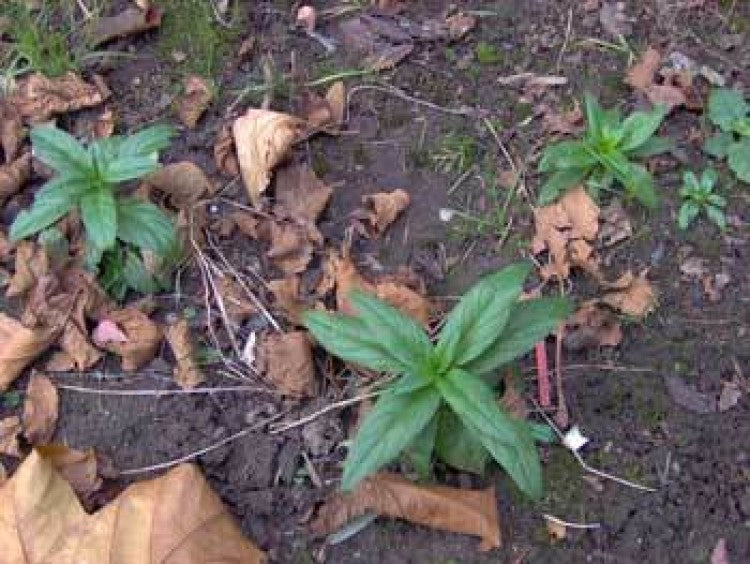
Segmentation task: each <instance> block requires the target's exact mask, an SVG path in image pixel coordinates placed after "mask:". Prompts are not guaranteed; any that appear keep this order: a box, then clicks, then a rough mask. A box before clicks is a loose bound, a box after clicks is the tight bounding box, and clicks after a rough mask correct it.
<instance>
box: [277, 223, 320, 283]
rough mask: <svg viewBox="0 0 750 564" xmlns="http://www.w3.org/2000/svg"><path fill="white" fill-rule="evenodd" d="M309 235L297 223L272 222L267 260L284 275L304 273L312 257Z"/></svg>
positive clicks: (311, 244)
mask: <svg viewBox="0 0 750 564" xmlns="http://www.w3.org/2000/svg"><path fill="white" fill-rule="evenodd" d="M309 234H310V233H309V231H308V230H307V229H305V227H304V226H303V225H300V224H298V223H292V222H289V221H285V222H280V221H272V222H271V232H270V239H271V247H270V248H269V250H268V253H267V256H268V258H270V259H271V260H272V261H273V263H274V265H275V266H276V267H277V268H278V269H279V270H281V271H282V272H283V273H284V274H287V275H289V274H299V273H300V272H304V270H305V269H306V268H307V265H308V264H309V263H310V260H312V256H313V243H312V241H310V237H309Z"/></svg>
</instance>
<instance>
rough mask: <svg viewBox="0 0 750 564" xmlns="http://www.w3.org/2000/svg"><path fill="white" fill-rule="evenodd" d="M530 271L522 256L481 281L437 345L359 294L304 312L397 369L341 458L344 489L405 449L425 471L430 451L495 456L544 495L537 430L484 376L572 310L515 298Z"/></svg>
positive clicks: (454, 460)
mask: <svg viewBox="0 0 750 564" xmlns="http://www.w3.org/2000/svg"><path fill="white" fill-rule="evenodd" d="M529 271H530V265H529V264H526V263H522V264H516V265H512V266H509V267H507V268H505V269H503V270H501V271H499V272H496V273H494V274H492V275H490V276H488V277H486V278H484V279H482V280H481V281H479V282H478V283H477V284H476V285H475V286H474V287H473V288H472V289H471V290H469V292H468V293H467V294H466V295H465V296H464V297H463V298H462V299H461V301H460V302H459V303H458V305H456V307H455V308H454V309H453V311H452V312H451V314H450V315H449V316H448V318H447V320H446V322H445V324H444V325H443V328H442V330H441V332H440V337H439V339H438V341H437V343H436V344H434V345H433V343H432V342H431V341H430V338H429V337H428V336H427V334H426V333H425V331H424V330H423V328H422V327H420V326H419V325H418V324H416V323H415V322H414V321H413V320H412V319H410V318H408V317H406V316H404V315H403V314H402V313H400V312H399V311H398V310H397V309H394V308H393V307H391V306H389V305H387V304H385V303H383V302H382V301H380V300H378V299H376V298H374V297H372V296H371V295H368V294H365V293H362V292H356V291H355V292H353V293H352V295H351V302H352V304H353V306H354V307H355V308H356V310H357V312H358V314H357V315H356V316H349V315H332V314H328V313H325V312H319V311H315V312H308V313H307V314H306V315H305V325H306V326H307V328H308V329H309V330H310V332H311V333H312V334H313V335H314V337H315V338H316V339H317V341H318V342H319V343H320V344H321V345H322V346H324V347H325V348H326V349H328V351H329V352H331V353H332V354H334V355H336V356H338V357H340V358H342V359H343V360H345V361H348V362H352V363H355V364H358V365H361V366H364V367H366V368H370V369H372V370H378V371H383V372H390V373H394V374H396V375H399V377H398V378H397V379H396V380H394V381H393V382H392V383H390V384H389V385H388V386H387V388H386V389H385V390H384V391H383V392H382V394H381V395H380V397H379V398H378V401H377V403H376V405H375V407H374V408H373V409H372V411H370V413H369V414H368V415H367V416H366V418H365V419H364V421H363V422H362V424H361V426H360V428H359V431H358V433H357V436H356V437H355V439H354V441H353V444H352V446H351V448H350V450H349V454H348V457H347V459H346V462H345V465H344V474H343V478H342V484H341V487H342V488H343V489H344V490H348V489H351V488H352V487H353V486H354V485H355V484H356V483H357V482H359V481H360V480H361V479H363V478H364V477H366V476H368V475H369V474H371V473H372V472H375V471H377V470H378V469H379V468H381V467H382V466H383V465H385V464H387V463H388V462H390V461H391V460H393V459H395V458H396V457H397V456H398V455H399V453H401V452H402V451H406V453H408V454H409V456H410V459H411V460H412V461H413V462H414V463H415V465H416V466H417V468H418V469H419V470H420V472H421V473H425V471H427V472H428V471H429V466H430V462H431V459H432V454H433V453H434V454H436V455H437V457H438V458H440V459H442V460H443V461H445V462H447V463H448V464H451V465H454V466H457V467H459V468H462V469H470V470H481V469H483V466H484V462H485V461H486V460H487V457H488V455H489V456H491V457H492V458H494V459H495V460H496V461H497V462H499V463H500V465H502V466H503V467H504V468H505V470H506V471H507V472H508V473H509V474H510V476H511V477H512V478H513V480H514V481H515V482H516V484H517V485H518V486H519V488H520V489H521V490H522V491H524V492H525V493H526V494H528V495H529V496H531V497H537V496H539V495H540V493H541V490H542V479H541V466H540V463H539V457H538V454H537V451H536V447H535V445H534V437H535V436H536V434H537V433H536V432H535V430H534V427H533V426H532V425H531V424H529V423H527V422H525V421H522V420H520V419H516V418H514V417H513V416H511V415H509V414H508V413H506V412H505V411H504V410H503V409H502V408H501V407H500V406H499V404H498V402H497V399H496V397H495V394H494V393H493V391H492V388H491V386H490V385H489V384H488V383H487V381H486V380H485V379H484V378H486V377H488V376H490V375H492V374H493V373H495V372H496V371H497V369H498V367H500V366H502V365H503V364H506V363H507V362H510V361H511V360H513V359H514V358H516V357H517V356H519V355H521V354H523V353H525V352H527V351H528V350H529V349H530V348H531V347H533V345H534V343H536V342H537V341H539V340H540V339H543V338H544V337H545V336H546V335H547V334H549V332H550V331H551V330H553V329H554V328H555V327H556V326H557V325H558V323H559V322H560V321H561V320H562V319H564V318H565V317H566V316H567V314H568V313H569V305H568V303H567V301H566V300H564V299H561V298H541V299H536V300H530V301H522V302H519V301H518V296H519V295H520V293H521V290H522V285H523V281H524V279H525V278H526V276H527V275H528V273H529ZM483 377H484V378H483ZM540 438H541V437H540Z"/></svg>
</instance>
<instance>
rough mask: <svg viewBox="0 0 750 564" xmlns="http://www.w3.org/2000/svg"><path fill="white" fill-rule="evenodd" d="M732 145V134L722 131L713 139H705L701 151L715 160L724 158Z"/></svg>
mask: <svg viewBox="0 0 750 564" xmlns="http://www.w3.org/2000/svg"><path fill="white" fill-rule="evenodd" d="M733 144H734V134H732V133H731V132H729V131H722V132H721V133H717V134H716V135H714V136H713V137H709V138H708V139H706V142H705V143H704V144H703V150H704V151H705V152H706V153H708V154H709V155H711V156H712V157H716V158H717V159H723V158H726V156H727V155H728V154H729V149H730V148H731V146H732V145H733Z"/></svg>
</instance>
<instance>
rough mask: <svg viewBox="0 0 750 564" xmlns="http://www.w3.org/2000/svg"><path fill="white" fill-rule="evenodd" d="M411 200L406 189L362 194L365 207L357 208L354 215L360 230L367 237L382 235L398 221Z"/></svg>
mask: <svg viewBox="0 0 750 564" xmlns="http://www.w3.org/2000/svg"><path fill="white" fill-rule="evenodd" d="M410 202H411V198H410V196H409V193H408V192H407V191H406V190H401V189H398V190H394V191H393V192H379V193H377V194H368V195H366V196H362V203H363V204H364V205H365V208H364V209H359V210H356V211H355V212H354V213H353V214H352V215H353V217H354V218H355V220H356V221H357V225H358V226H359V231H361V232H362V233H363V234H364V235H366V236H367V237H380V236H381V235H382V234H383V233H384V232H385V230H386V229H387V228H388V227H389V226H390V225H391V223H393V222H394V221H396V218H397V217H398V216H399V215H400V214H401V212H403V211H404V210H405V209H406V208H407V207H408V206H409V203H410Z"/></svg>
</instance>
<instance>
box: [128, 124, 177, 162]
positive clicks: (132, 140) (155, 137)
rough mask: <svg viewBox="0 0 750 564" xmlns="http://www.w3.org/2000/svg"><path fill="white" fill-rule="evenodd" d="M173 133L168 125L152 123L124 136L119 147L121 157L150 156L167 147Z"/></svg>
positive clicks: (172, 129)
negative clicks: (150, 125) (152, 124)
mask: <svg viewBox="0 0 750 564" xmlns="http://www.w3.org/2000/svg"><path fill="white" fill-rule="evenodd" d="M174 134H175V130H174V128H173V127H171V126H169V125H164V124H162V125H154V126H152V127H147V128H146V129H142V130H141V131H139V132H138V133H134V134H133V135H129V136H128V137H126V138H125V139H124V140H123V141H122V143H121V144H120V147H119V154H120V156H121V157H151V156H152V155H153V154H154V153H156V152H158V151H161V150H162V149H166V148H167V147H169V143H170V141H171V139H172V137H173V136H174Z"/></svg>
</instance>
